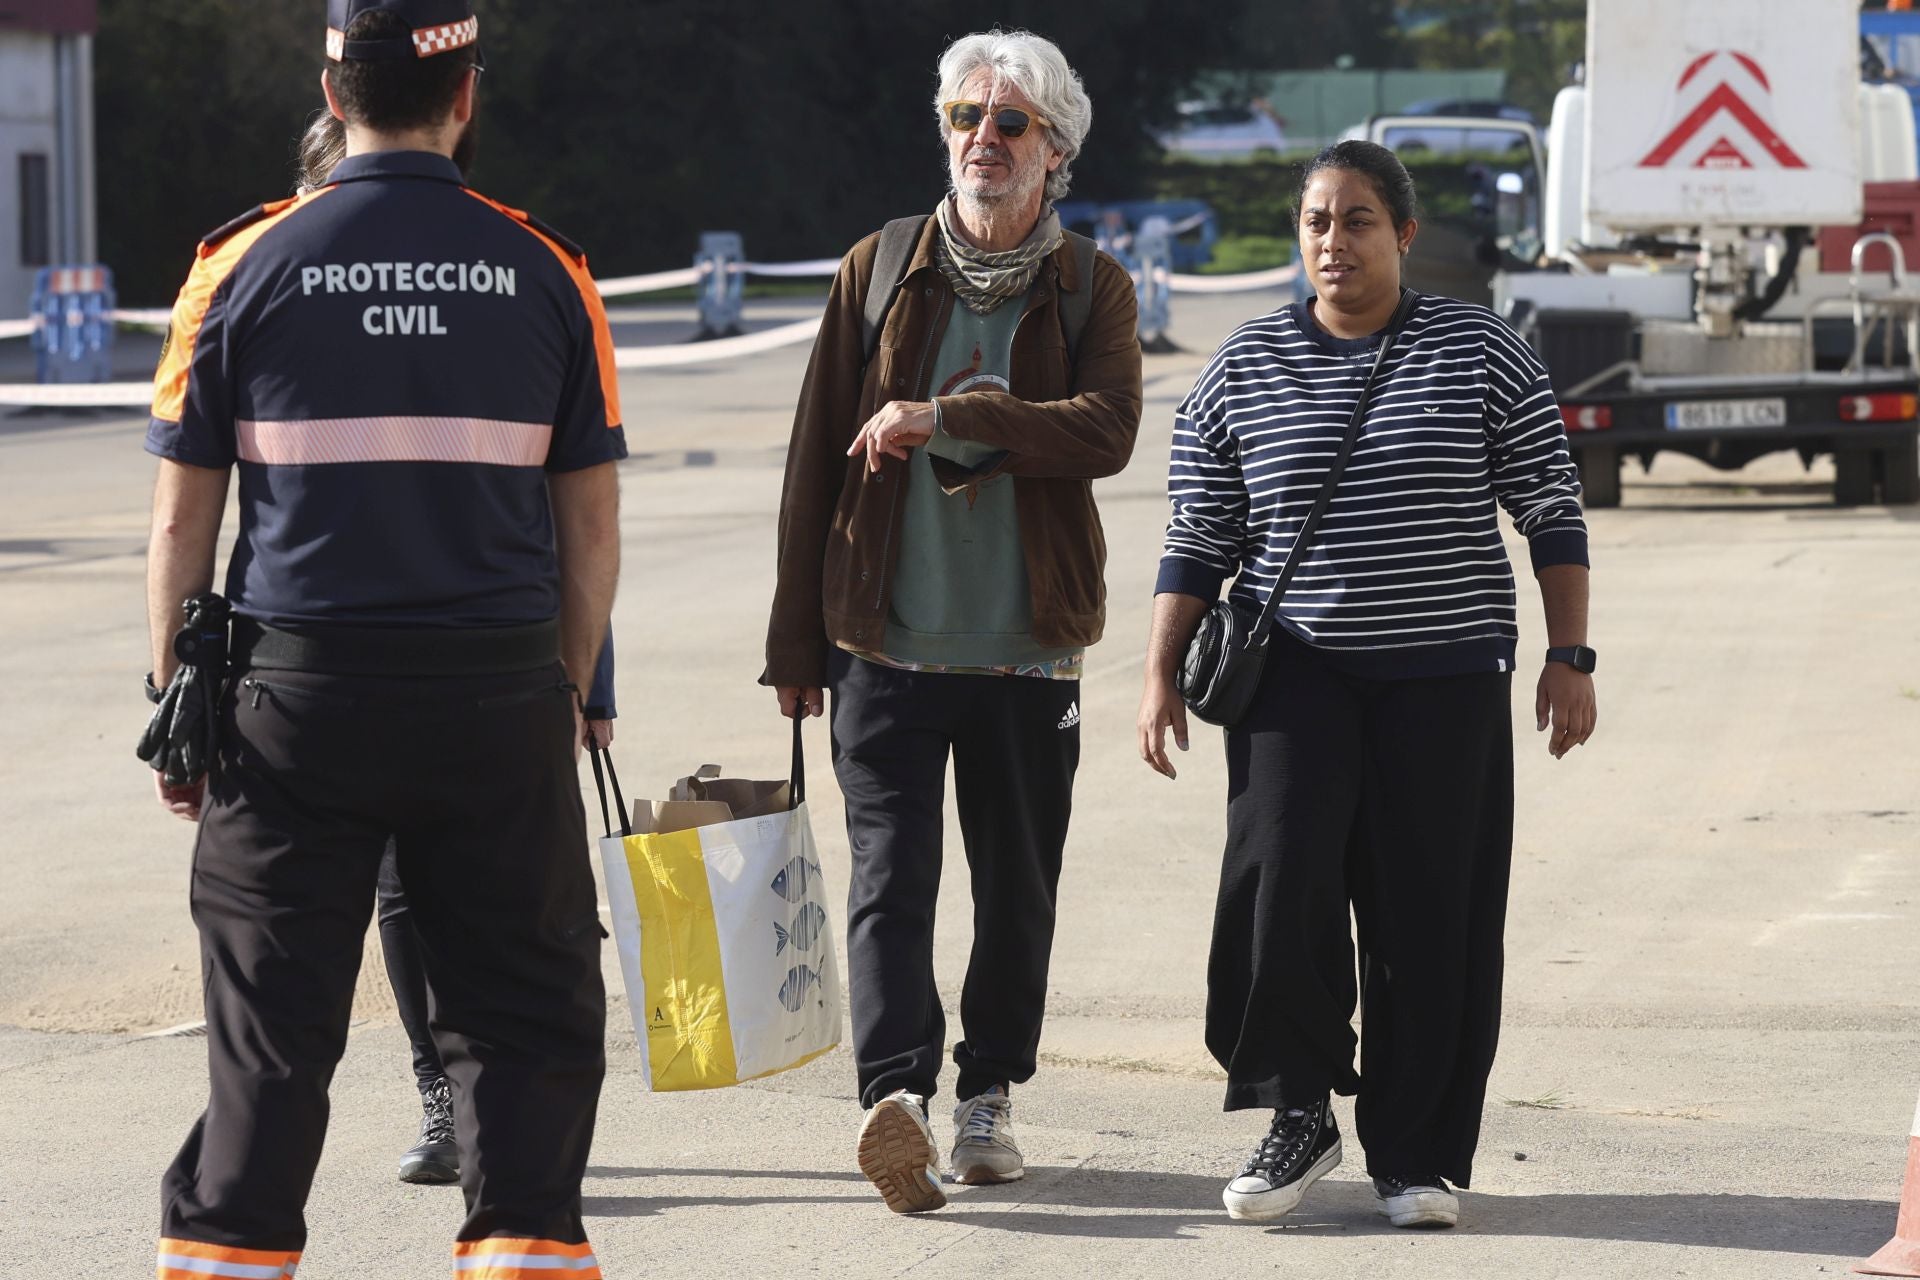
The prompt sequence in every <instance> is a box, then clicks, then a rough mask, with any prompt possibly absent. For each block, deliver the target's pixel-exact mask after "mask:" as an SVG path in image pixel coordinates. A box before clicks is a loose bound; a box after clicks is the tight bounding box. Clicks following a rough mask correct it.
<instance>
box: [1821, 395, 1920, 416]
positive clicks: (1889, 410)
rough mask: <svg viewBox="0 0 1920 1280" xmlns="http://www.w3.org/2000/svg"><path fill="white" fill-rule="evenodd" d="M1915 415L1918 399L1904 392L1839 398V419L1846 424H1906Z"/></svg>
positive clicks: (1919, 404) (1919, 411)
mask: <svg viewBox="0 0 1920 1280" xmlns="http://www.w3.org/2000/svg"><path fill="white" fill-rule="evenodd" d="M1916 414H1920V397H1916V396H1911V395H1907V394H1905V393H1904V392H1898V391H1884V392H1876V393H1875V394H1873V395H1865V396H1841V397H1840V417H1841V419H1842V420H1843V421H1846V422H1907V421H1910V420H1911V419H1913V418H1914V417H1915V416H1916Z"/></svg>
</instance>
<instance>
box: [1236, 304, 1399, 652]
mask: <svg viewBox="0 0 1920 1280" xmlns="http://www.w3.org/2000/svg"><path fill="white" fill-rule="evenodd" d="M1419 296H1420V295H1419V294H1417V293H1415V292H1414V291H1413V290H1411V289H1402V290H1401V291H1400V305H1399V306H1397V307H1395V308H1394V309H1393V315H1392V316H1391V317H1390V318H1389V319H1388V320H1387V331H1386V332H1385V333H1384V334H1382V335H1381V337H1380V349H1379V350H1378V351H1376V352H1374V355H1373V367H1372V368H1370V369H1368V370H1367V380H1366V381H1365V382H1363V383H1361V384H1360V399H1359V400H1357V401H1355V402H1354V406H1353V417H1351V418H1349V419H1348V420H1347V434H1346V436H1345V437H1344V438H1343V439H1342V440H1341V441H1340V452H1339V453H1338V454H1337V455H1335V457H1334V459H1333V466H1331V467H1330V468H1328V469H1327V478H1326V481H1325V483H1323V484H1322V485H1321V486H1320V493H1319V495H1318V496H1317V497H1315V498H1314V500H1313V506H1311V507H1309V508H1308V509H1307V518H1306V519H1305V520H1302V521H1301V522H1300V532H1299V533H1297V534H1295V535H1294V539H1293V546H1292V547H1290V548H1289V549H1288V551H1287V562H1286V564H1284V565H1282V566H1281V569H1280V577H1279V579H1278V580H1277V581H1276V582H1275V583H1274V584H1273V590H1272V591H1270V592H1268V593H1267V602H1266V604H1265V605H1263V606H1262V607H1261V609H1260V618H1259V620H1258V621H1257V622H1255V623H1254V625H1253V632H1252V634H1250V635H1249V636H1248V637H1247V647H1248V648H1250V649H1253V648H1258V647H1259V646H1261V645H1263V644H1265V643H1266V642H1267V637H1268V636H1270V635H1271V634H1272V633H1273V623H1274V619H1275V618H1277V617H1278V616H1279V614H1280V598H1281V597H1282V596H1284V595H1286V593H1287V585H1288V584H1289V583H1291V582H1292V581H1293V575H1294V574H1295V573H1297V572H1299V570H1300V562H1301V561H1302V560H1304V559H1305V558H1306V550H1307V543H1308V541H1309V540H1310V539H1311V538H1312V537H1313V535H1314V532H1315V531H1316V530H1317V529H1318V528H1319V527H1320V520H1321V517H1323V516H1325V515H1326V514H1327V508H1328V507H1330V506H1332V505H1333V491H1334V490H1335V489H1336V488H1338V487H1339V484H1340V477H1341V476H1342V475H1343V474H1344V473H1345V472H1346V469H1347V460H1348V459H1349V458H1351V457H1353V446H1354V443H1355V442H1356V441H1358V440H1359V439H1360V424H1361V422H1362V421H1363V420H1364V419H1365V418H1366V416H1367V402H1368V401H1369V400H1370V399H1371V398H1372V397H1373V384H1374V383H1375V382H1376V381H1378V380H1379V377H1380V366H1381V365H1383V364H1385V363H1386V360H1387V351H1388V350H1389V349H1390V348H1391V347H1392V346H1393V340H1394V338H1395V337H1396V336H1398V334H1399V332H1400V326H1401V325H1403V324H1405V323H1406V320H1407V316H1408V315H1409V314H1410V313H1411V312H1412V310H1413V304H1414V302H1415V301H1416V300H1417V299H1418V298H1419Z"/></svg>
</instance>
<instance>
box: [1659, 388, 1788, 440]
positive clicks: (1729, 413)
mask: <svg viewBox="0 0 1920 1280" xmlns="http://www.w3.org/2000/svg"><path fill="white" fill-rule="evenodd" d="M1786 425H1787V402H1786V401H1785V400H1783V399H1780V398H1779V397H1777V396H1776V397H1772V398H1769V399H1766V400H1674V401H1669V402H1668V404H1667V428H1668V429H1669V430H1672V431H1718V430H1720V429H1722V428H1724V427H1784V426H1786Z"/></svg>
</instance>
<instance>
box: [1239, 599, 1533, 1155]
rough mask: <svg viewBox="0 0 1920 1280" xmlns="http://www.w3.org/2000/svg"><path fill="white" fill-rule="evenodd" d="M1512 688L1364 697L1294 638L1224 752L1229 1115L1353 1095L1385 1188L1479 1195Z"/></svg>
mask: <svg viewBox="0 0 1920 1280" xmlns="http://www.w3.org/2000/svg"><path fill="white" fill-rule="evenodd" d="M1511 686H1512V676H1511V675H1508V674H1504V673H1491V672H1490V673H1487V674H1484V675H1480V674H1476V675H1464V676H1449V677H1442V678H1435V679H1420V680H1367V679H1361V678H1358V677H1354V676H1350V675H1346V674H1343V673H1341V672H1338V671H1335V670H1333V669H1331V668H1329V667H1328V666H1326V665H1325V664H1324V662H1323V661H1322V660H1321V659H1320V658H1318V657H1317V656H1315V655H1314V653H1313V651H1312V650H1311V649H1310V648H1308V647H1307V646H1306V645H1304V644H1302V643H1301V642H1299V641H1298V640H1295V639H1293V638H1291V637H1288V636H1284V635H1281V636H1279V637H1278V638H1276V640H1275V642H1274V650H1273V652H1272V654H1271V656H1270V657H1269V660H1268V664H1267V670H1266V673H1265V679H1264V681H1263V683H1262V685H1261V687H1260V691H1259V694H1258V697H1257V699H1256V701H1255V703H1254V706H1253V708H1252V710H1251V712H1250V713H1249V714H1248V716H1247V718H1246V720H1245V721H1243V722H1242V723H1241V724H1240V725H1238V726H1236V727H1235V728H1233V729H1230V730H1228V731H1227V735H1226V738H1227V776H1228V802H1227V847H1226V854H1225V858H1224V861H1223V864H1222V867H1221V873H1220V900H1219V907H1218V911H1217V914H1216V916H1215V920H1214V933H1213V952H1212V957H1211V960H1210V962H1209V966H1208V975H1207V986H1208V991H1207V1047H1208V1048H1209V1049H1210V1050H1212V1052H1213V1055H1214V1057H1215V1058H1216V1059H1218V1060H1219V1062H1220V1064H1221V1066H1223V1067H1225V1068H1226V1071H1227V1077H1228V1084H1227V1100H1226V1105H1227V1109H1228V1110H1230V1111H1231V1110H1237V1109H1240V1108H1246V1107H1278V1106H1280V1105H1282V1104H1283V1103H1284V1104H1288V1105H1292V1104H1298V1103H1305V1102H1309V1101H1312V1100H1314V1099H1318V1098H1321V1097H1324V1096H1326V1094H1327V1093H1328V1091H1330V1090H1331V1091H1334V1092H1338V1093H1342V1094H1354V1093H1357V1094H1358V1095H1359V1099H1358V1102H1357V1103H1356V1118H1357V1120H1358V1124H1359V1130H1360V1132H1359V1137H1360V1140H1361V1143H1362V1144H1363V1145H1364V1146H1365V1148H1366V1152H1367V1167H1368V1169H1369V1170H1370V1171H1371V1172H1373V1173H1376V1174H1413V1175H1431V1174H1439V1175H1440V1176H1442V1177H1445V1178H1448V1179H1450V1180H1451V1181H1453V1182H1456V1183H1458V1184H1459V1185H1461V1186H1466V1185H1468V1184H1469V1182H1470V1180H1471V1178H1472V1173H1473V1153H1474V1148H1475V1147H1476V1145H1477V1144H1478V1142H1479V1137H1480V1112H1481V1107H1482V1104H1483V1103H1484V1101H1485V1098H1486V1082H1487V1075H1488V1072H1489V1071H1490V1070H1491V1069H1492V1066H1493V1055H1494V1047H1495V1044H1496V1042H1497V1040H1498V1038H1499V1029H1500V982H1501V970H1502V964H1503V952H1502V941H1501V938H1502V933H1503V931H1504V929H1505V925H1506V909H1507V879H1508V871H1509V866H1510V862H1511V857H1512V845H1513V736H1512V735H1513V731H1512V725H1511V722H1510V720H1509V699H1510V696H1511ZM1349 906H1351V909H1352V919H1353V920H1354V921H1355V922H1356V923H1357V924H1358V926H1359V949H1358V959H1357V970H1358V973H1357V978H1356V955H1355V946H1354V939H1353V937H1352V935H1351V933H1350V930H1349V925H1348V920H1349V916H1348V910H1349ZM1356 1000H1358V1001H1359V1002H1360V1004H1361V1006H1362V1011H1361V1031H1360V1051H1361V1052H1360V1070H1359V1071H1358V1072H1357V1073H1356V1072H1355V1070H1354V1066H1353V1057H1354V1053H1353V1051H1354V1034H1353V1029H1352V1025H1351V1023H1352V1018H1353V1011H1354V1005H1355V1002H1356Z"/></svg>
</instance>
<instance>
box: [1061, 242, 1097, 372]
mask: <svg viewBox="0 0 1920 1280" xmlns="http://www.w3.org/2000/svg"><path fill="white" fill-rule="evenodd" d="M1066 235H1067V243H1068V244H1070V245H1072V246H1073V265H1074V266H1075V267H1076V268H1077V269H1078V271H1079V274H1080V287H1079V288H1078V289H1075V290H1074V291H1073V292H1072V293H1068V292H1067V291H1066V290H1064V289H1062V290H1061V291H1060V329H1061V331H1062V332H1063V333H1064V334H1065V335H1066V338H1067V363H1068V364H1072V363H1073V362H1074V358H1075V356H1076V355H1078V353H1079V350H1080V335H1081V334H1083V333H1085V332H1086V331H1087V317H1088V316H1090V315H1092V314H1093V255H1094V254H1095V253H1096V252H1098V251H1099V246H1098V245H1096V244H1095V243H1094V242H1093V239H1092V238H1091V237H1090V236H1083V235H1081V234H1080V233H1079V232H1078V231H1069V232H1067V233H1066Z"/></svg>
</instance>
